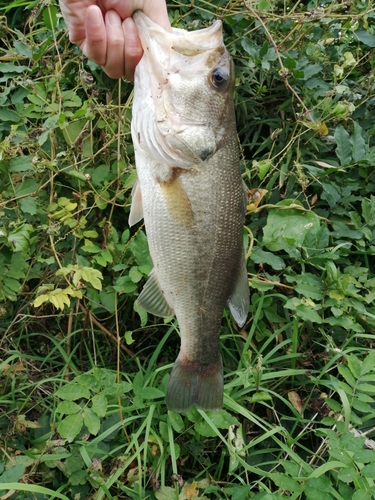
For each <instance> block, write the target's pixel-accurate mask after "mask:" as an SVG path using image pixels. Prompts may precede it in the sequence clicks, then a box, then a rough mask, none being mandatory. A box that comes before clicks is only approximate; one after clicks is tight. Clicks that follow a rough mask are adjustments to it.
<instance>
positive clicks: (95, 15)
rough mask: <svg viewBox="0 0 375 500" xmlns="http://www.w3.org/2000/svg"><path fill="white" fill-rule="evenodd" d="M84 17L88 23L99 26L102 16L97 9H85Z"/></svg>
mask: <svg viewBox="0 0 375 500" xmlns="http://www.w3.org/2000/svg"><path fill="white" fill-rule="evenodd" d="M86 15H87V19H88V21H89V23H90V24H92V25H93V26H99V24H100V23H101V22H102V19H103V16H102V13H101V11H100V10H99V9H96V8H95V9H87V11H86Z"/></svg>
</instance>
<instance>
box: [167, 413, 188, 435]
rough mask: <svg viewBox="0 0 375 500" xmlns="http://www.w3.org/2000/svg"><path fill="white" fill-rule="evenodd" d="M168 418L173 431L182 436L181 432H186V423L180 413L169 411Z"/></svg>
mask: <svg viewBox="0 0 375 500" xmlns="http://www.w3.org/2000/svg"><path fill="white" fill-rule="evenodd" d="M168 418H169V421H170V423H171V425H172V427H173V429H174V430H175V431H176V432H178V433H179V434H181V432H184V430H185V425H184V421H183V419H182V417H181V415H180V414H179V413H176V412H174V411H168Z"/></svg>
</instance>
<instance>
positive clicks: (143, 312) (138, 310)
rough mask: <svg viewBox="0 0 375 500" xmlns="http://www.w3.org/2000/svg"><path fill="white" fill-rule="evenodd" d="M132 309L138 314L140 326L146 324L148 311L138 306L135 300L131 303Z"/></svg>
mask: <svg viewBox="0 0 375 500" xmlns="http://www.w3.org/2000/svg"><path fill="white" fill-rule="evenodd" d="M133 308H134V311H135V312H136V313H137V314H138V315H139V318H140V320H141V326H142V327H144V326H146V324H147V321H148V313H147V311H146V310H145V309H143V307H140V306H139V305H138V304H137V302H134V304H133Z"/></svg>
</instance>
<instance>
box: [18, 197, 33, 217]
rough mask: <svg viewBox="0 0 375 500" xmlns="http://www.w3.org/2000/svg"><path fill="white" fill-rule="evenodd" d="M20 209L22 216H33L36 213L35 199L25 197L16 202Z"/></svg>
mask: <svg viewBox="0 0 375 500" xmlns="http://www.w3.org/2000/svg"><path fill="white" fill-rule="evenodd" d="M18 204H19V206H20V209H21V210H22V212H23V213H24V214H29V215H35V214H36V213H37V206H36V202H35V199H34V198H32V197H31V196H26V198H22V199H21V200H19V202H18Z"/></svg>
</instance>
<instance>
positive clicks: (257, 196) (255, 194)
mask: <svg viewBox="0 0 375 500" xmlns="http://www.w3.org/2000/svg"><path fill="white" fill-rule="evenodd" d="M267 193H268V191H267V189H258V188H254V189H249V192H248V201H249V204H248V205H247V207H246V208H247V210H248V211H249V212H253V211H254V210H256V209H257V208H258V205H259V203H260V202H261V200H262V198H263V197H264V196H265V195H266V194H267Z"/></svg>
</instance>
